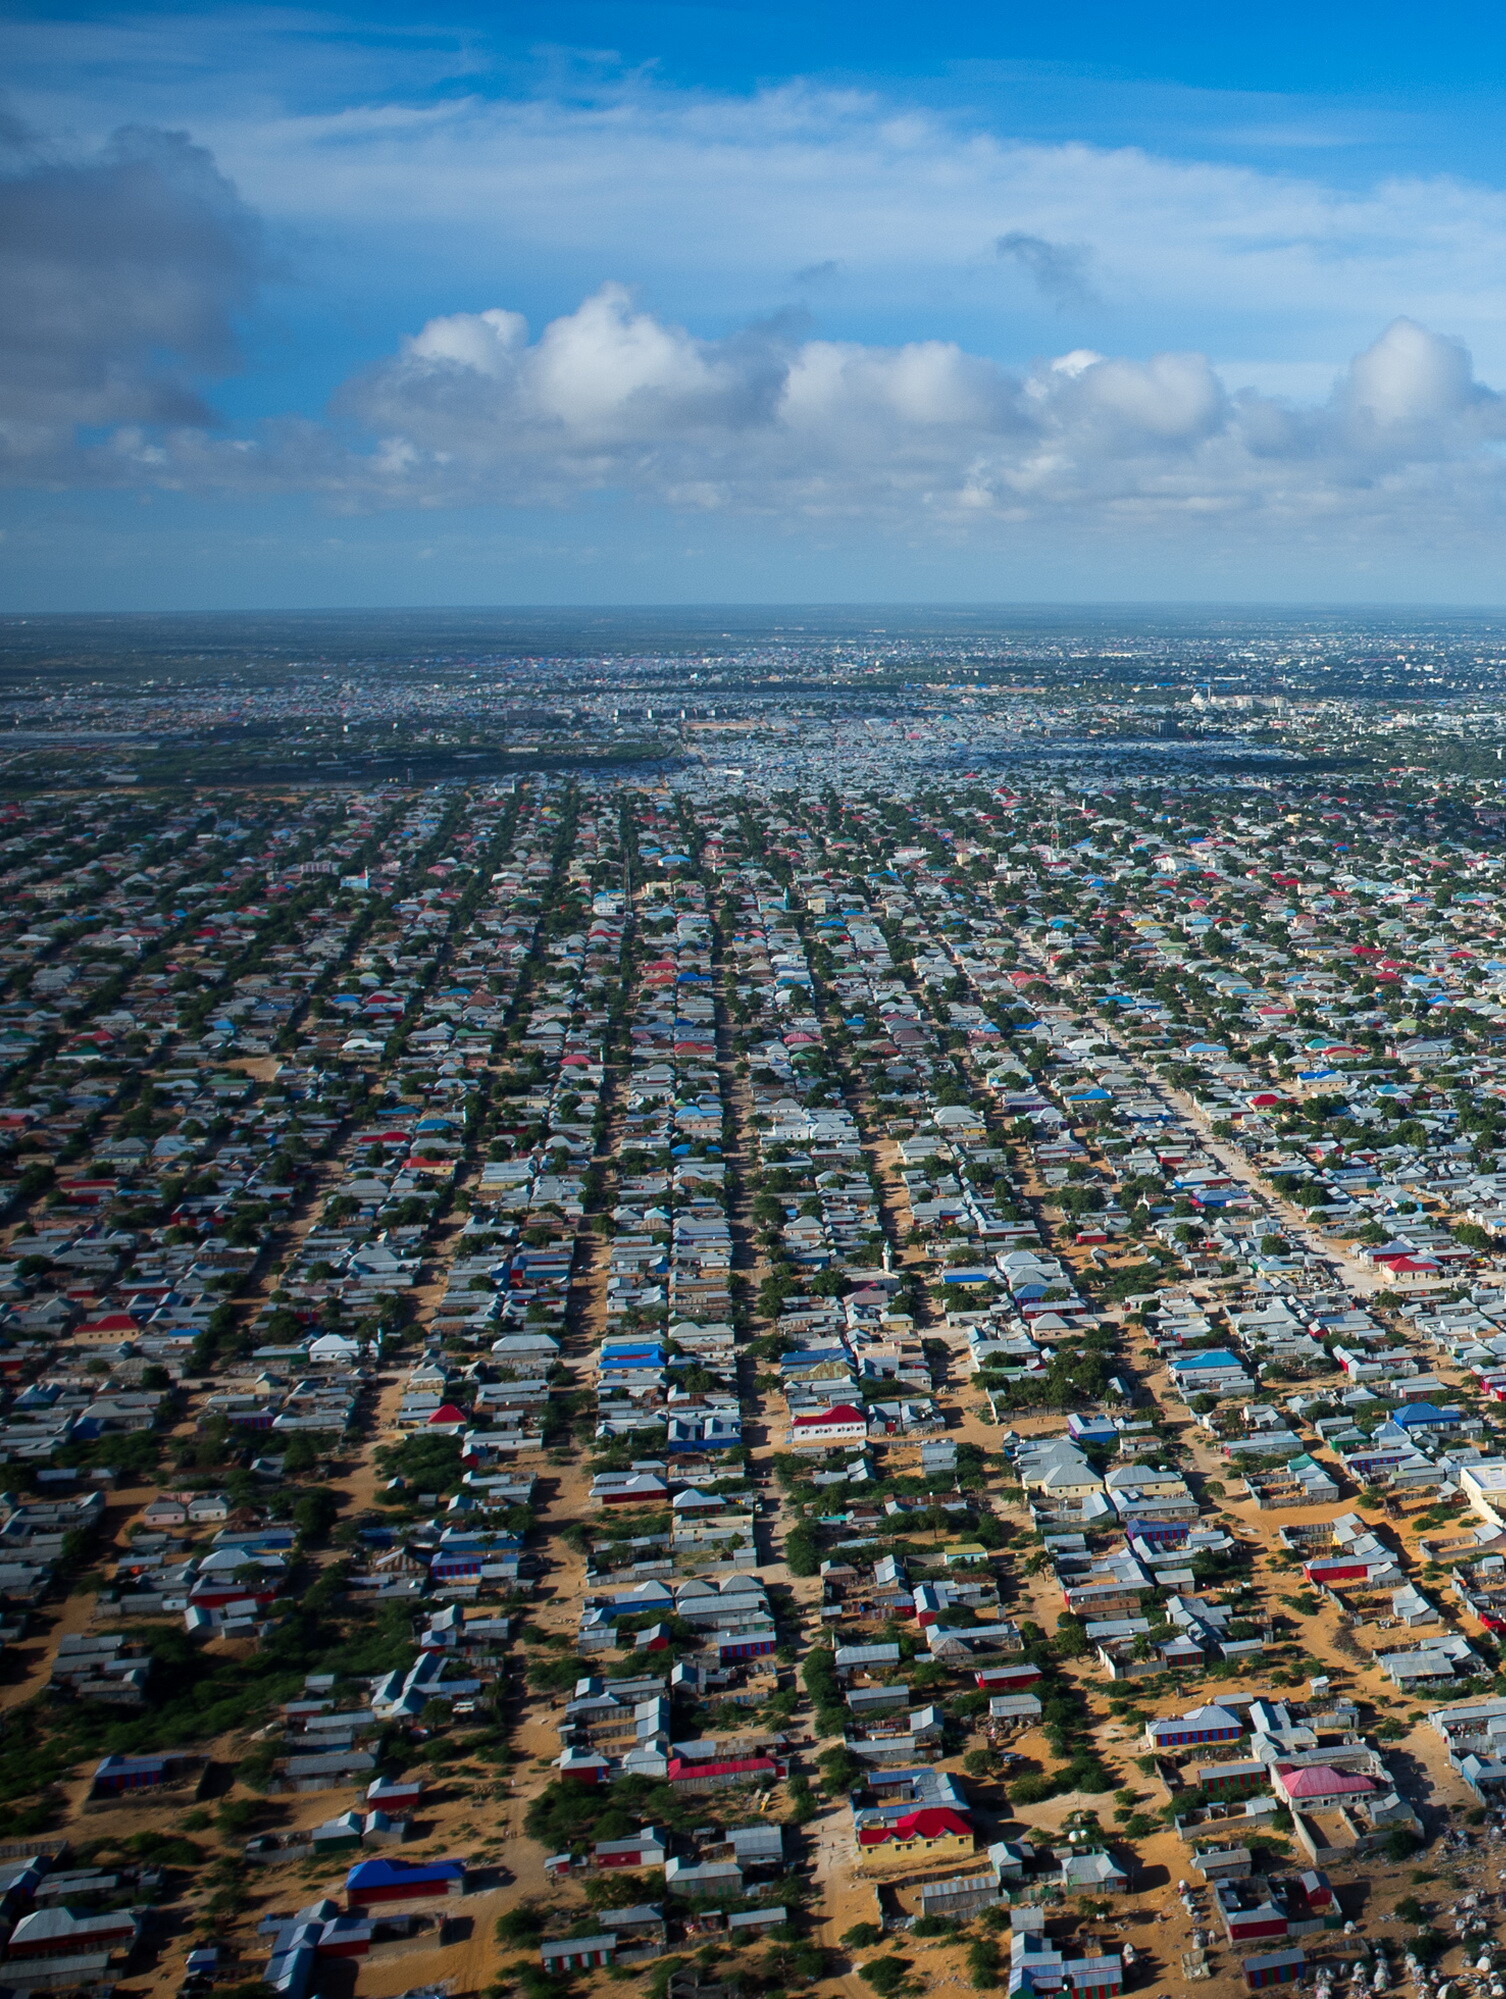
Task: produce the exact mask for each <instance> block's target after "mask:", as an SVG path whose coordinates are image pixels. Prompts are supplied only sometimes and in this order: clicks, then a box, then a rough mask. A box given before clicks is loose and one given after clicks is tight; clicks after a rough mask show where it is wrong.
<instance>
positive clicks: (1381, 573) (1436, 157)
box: [0, 5, 1506, 610]
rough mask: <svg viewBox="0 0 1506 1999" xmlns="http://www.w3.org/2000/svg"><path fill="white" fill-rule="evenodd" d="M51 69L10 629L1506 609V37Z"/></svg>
mask: <svg viewBox="0 0 1506 1999" xmlns="http://www.w3.org/2000/svg"><path fill="white" fill-rule="evenodd" d="M3 33H4V37H5V41H4V47H5V55H6V73H7V75H8V76H9V78H10V79H11V90H10V95H9V97H8V99H7V100H6V102H5V105H4V112H5V118H4V123H3V126H0V145H3V147H4V150H5V154H6V165H5V169H4V175H3V179H0V207H3V225H0V349H3V363H0V462H3V464H4V465H5V467H6V471H7V475H8V477H7V491H6V494H5V499H4V505H3V523H4V538H3V540H0V590H3V599H4V602H5V604H6V605H7V606H9V607H11V608H15V609H38V610H41V609H75V608H76V609H97V608H109V607H122V608H158V607H161V608H171V607H175V606H185V607H216V606H242V605H244V606H253V605H276V604H289V605H298V604H310V605H312V604H360V603H367V604H372V605H381V604H388V603H390V604H402V603H415V604H417V603H443V602H470V603H485V602H509V601H511V602H523V603H539V602H544V601H551V600H552V601H560V602H586V601H601V602H613V601H622V602H632V601H639V602H642V601H648V602H653V601H670V600H675V599H689V600H700V601H716V600H719V599H728V600H745V601H796V600H799V601H812V600H827V601H831V600H836V599H844V600H849V601H850V600H855V599H861V598H864V597H870V596H871V597H877V598H886V599H896V598H907V597H908V598H915V599H923V600H929V601H942V600H946V599H950V598H964V599H985V600H1004V599H1009V598H1027V599H1031V600H1035V601H1040V600H1042V599H1048V598H1059V599H1089V600H1097V599H1107V598H1115V599H1134V598H1145V599H1152V600H1155V599H1168V598H1202V599H1221V600H1229V599H1235V598H1243V599H1249V600H1262V601H1266V602H1276V601H1282V600H1294V599H1302V600H1309V601H1311V600H1327V601H1334V602H1340V601H1357V602H1366V603H1373V602H1381V601H1407V600H1420V601H1431V602H1445V601H1450V600H1453V601H1462V602H1472V603H1492V602H1499V601H1502V599H1503V598H1506V581H1503V577H1502V567H1503V566H1502V563H1501V559H1500V558H1501V549H1502V529H1503V513H1506V509H1503V497H1506V486H1503V481H1506V472H1503V464H1502V456H1501V445H1502V441H1503V439H1506V400H1503V395H1502V392H1503V391H1506V312H1503V309H1502V308H1503V302H1506V193H1503V184H1506V160H1503V159H1502V149H1501V145H1500V142H1499V141H1498V139H1497V138H1496V136H1495V135H1496V133H1497V131H1498V130H1499V129H1500V127H1501V119H1500V116H1499V111H1500V108H1501V107H1500V102H1499V98H1500V92H1499V89H1498V87H1497V85H1496V84H1495V82H1494V79H1495V77H1496V76H1498V75H1499V73H1500V63H1499V60H1498V58H1499V55H1500V50H1501V41H1502V29H1501V26H1500V24H1499V22H1498V21H1497V20H1495V19H1494V18H1492V17H1490V16H1488V15H1487V14H1486V13H1485V12H1484V11H1483V10H1479V11H1476V10H1473V9H1466V8H1457V7H1456V8H1449V9H1444V10H1442V12H1441V14H1439V15H1438V16H1436V17H1430V20H1429V24H1428V41H1427V44H1426V47H1419V46H1417V45H1416V27H1415V23H1414V22H1410V21H1404V20H1403V17H1402V16H1401V14H1400V10H1399V9H1395V8H1393V9H1390V10H1381V11H1380V12H1379V13H1377V12H1376V11H1375V10H1370V11H1368V12H1367V13H1366V15H1365V16H1364V17H1363V18H1361V17H1360V16H1359V14H1358V11H1357V10H1355V9H1353V8H1330V9H1328V10H1326V11H1322V10H1320V11H1319V12H1318V13H1316V14H1315V13H1314V12H1313V10H1311V9H1307V10H1304V11H1303V12H1301V13H1300V14H1299V13H1298V11H1297V10H1296V9H1295V8H1284V9H1275V10H1273V9H1270V8H1265V9H1262V10H1260V11H1259V14H1258V15H1256V14H1255V13H1254V12H1253V10H1252V11H1251V12H1250V13H1249V14H1247V15H1245V16H1242V17H1241V18H1240V19H1238V20H1235V21H1234V22H1232V23H1231V22H1228V21H1223V22H1218V23H1210V22H1208V21H1206V20H1205V19H1204V18H1203V17H1202V16H1201V15H1200V14H1197V13H1195V12H1194V11H1193V10H1191V9H1185V10H1181V9H1160V10H1157V20H1156V21H1155V22H1154V23H1151V24H1145V23H1134V24H1126V23H1125V22H1124V21H1123V20H1122V19H1121V18H1120V17H1119V16H1118V15H1116V14H1115V13H1114V12H1112V11H1111V10H1110V9H1108V8H1107V7H1100V6H1090V7H1087V8H1086V9H1079V10H1077V11H1076V12H1075V13H1074V15H1073V17H1072V19H1071V21H1070V23H1067V24H1064V25H1061V26H1057V27H1053V26H1052V24H1051V23H1049V22H1046V21H1041V20H1030V21H1024V20H1018V21H1015V20H1000V19H998V18H997V17H996V16H995V15H993V14H991V13H988V12H985V11H984V10H982V9H972V8H963V7H952V8H941V9H932V10H928V11H927V13H926V16H925V18H924V20H917V19H916V18H915V16H914V14H913V11H912V12H905V11H903V10H900V9H898V8H879V9H876V10H875V9H867V8H865V9H864V10H861V12H860V11H859V10H856V9H852V8H837V7H832V6H825V7H817V8H815V9H814V10H811V9H801V10H799V11H798V12H797V11H796V10H794V9H790V10H788V11H781V10H780V9H777V8H775V9H769V8H760V9H758V10H757V11H754V10H752V9H743V8H737V7H727V6H713V5H702V6H691V7H684V8H670V7H653V8H649V7H625V6H607V5H593V6H586V5H566V6H563V7H552V8H550V9H547V10H545V9H543V8H541V7H529V6H523V7H517V8H513V9H510V10H509V11H508V14H507V17H506V19H505V21H503V22H500V23H499V22H498V21H496V20H494V19H493V18H491V17H490V16H488V15H485V14H483V13H482V12H481V11H480V10H476V11H471V10H467V9H465V8H448V9H446V10H445V11H443V12H441V13H438V14H436V13H434V12H432V11H428V12H425V13H423V14H420V13H419V11H418V10H416V9H404V8H401V7H396V6H393V7H387V8H384V9H382V10H380V11H371V10H367V11H365V12H363V13H362V14H361V15H354V14H342V13H339V12H329V11H327V12H322V13H318V14H315V13H312V12H294V11H293V10H279V9H275V8H274V9H258V10H254V11H253V10H249V9H247V10H243V11H236V10H231V9H228V8H220V9H205V10H197V11H189V12H185V13H179V14H171V15H169V14H166V13H159V14H151V13H133V14H129V15H126V14H115V13H108V12H106V11H104V10H93V11H89V12H88V13H84V14H78V13H72V12H70V13H69V14H68V15H66V16H64V15H62V14H61V13H59V12H58V10H56V9H52V8H48V9H40V8H39V9H23V10H20V11H18V12H16V13H13V15H12V18H11V19H10V21H9V23H8V24H7V25H6V27H5V28H4V30H3Z"/></svg>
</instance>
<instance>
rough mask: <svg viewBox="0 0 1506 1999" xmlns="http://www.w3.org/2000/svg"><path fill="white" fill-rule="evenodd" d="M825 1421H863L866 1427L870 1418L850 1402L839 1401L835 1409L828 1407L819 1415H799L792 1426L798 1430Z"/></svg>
mask: <svg viewBox="0 0 1506 1999" xmlns="http://www.w3.org/2000/svg"><path fill="white" fill-rule="evenodd" d="M824 1423H861V1424H863V1425H864V1427H865V1428H866V1427H867V1423H868V1419H867V1417H866V1416H865V1415H864V1414H863V1412H862V1410H861V1409H854V1408H853V1406H852V1404H851V1403H850V1402H839V1403H838V1404H837V1406H836V1408H835V1409H827V1410H825V1411H823V1413H822V1414H821V1415H819V1416H797V1417H796V1418H795V1420H794V1422H793V1424H792V1425H791V1426H790V1427H791V1428H792V1429H795V1430H798V1429H800V1428H802V1427H808V1426H809V1425H811V1424H824Z"/></svg>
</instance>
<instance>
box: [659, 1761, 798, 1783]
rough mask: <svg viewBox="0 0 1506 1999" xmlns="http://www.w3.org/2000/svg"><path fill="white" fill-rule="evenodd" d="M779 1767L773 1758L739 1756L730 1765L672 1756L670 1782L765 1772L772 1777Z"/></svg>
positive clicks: (752, 1774)
mask: <svg viewBox="0 0 1506 1999" xmlns="http://www.w3.org/2000/svg"><path fill="white" fill-rule="evenodd" d="M778 1767H779V1766H778V1764H777V1763H776V1762H775V1761H774V1759H773V1757H772V1756H739V1757H736V1758H734V1759H733V1760H732V1761H731V1762H730V1763H710V1762H694V1761H692V1760H691V1759H690V1758H689V1757H686V1756H671V1757H670V1759H669V1781H670V1783H673V1782H674V1781H675V1779H676V1777H741V1776H757V1775H759V1774H761V1773H765V1772H766V1773H768V1774H770V1775H772V1774H773V1773H774V1771H776V1770H777V1769H778Z"/></svg>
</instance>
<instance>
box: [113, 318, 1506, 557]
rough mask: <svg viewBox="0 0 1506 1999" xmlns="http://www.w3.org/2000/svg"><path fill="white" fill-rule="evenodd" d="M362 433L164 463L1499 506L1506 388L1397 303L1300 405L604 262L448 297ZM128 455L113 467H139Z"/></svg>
mask: <svg viewBox="0 0 1506 1999" xmlns="http://www.w3.org/2000/svg"><path fill="white" fill-rule="evenodd" d="M337 422H338V423H339V424H340V425H342V426H344V431H343V434H339V435H337V432H336V431H335V430H334V429H332V428H330V427H328V426H315V425H303V426H300V427H299V428H297V429H296V430H292V431H288V430H284V431H282V432H280V433H274V434H270V435H268V436H266V437H264V438H262V439H261V440H259V441H247V440H243V441H241V442H240V443H239V444H236V445H228V446H227V445H219V444H213V443H207V442H204V441H202V440H194V439H193V438H192V437H190V436H188V435H186V434H180V435H179V436H178V437H177V438H176V439H175V440H174V441H173V444H172V447H171V450H170V452H169V455H168V469H167V470H166V472H165V473H164V474H163V476H166V477H171V478H174V479H178V480H183V481H186V482H189V483H192V482H194V481H203V482H209V483H213V482H216V481H224V482H226V483H228V484H230V485H235V486H244V485H255V484H258V483H264V484H278V483H285V484H292V485H299V484H302V485H305V486H308V487H311V488H316V489H318V490H320V491H322V492H324V493H326V494H327V495H328V496H330V497H331V498H333V499H334V500H335V501H336V502H337V503H339V504H342V505H347V506H353V507H385V506H412V505H418V506H426V507H443V506H476V505H514V504H516V505H537V504H554V505H560V504H568V503H569V502H571V501H572V500H574V499H578V498H579V497H581V496H583V495H585V494H587V493H590V492H598V491H613V492H617V493H620V494H624V495H629V496H635V497H642V498H648V499H652V500H656V501H659V502H661V503H664V504H666V505H669V506H680V507H686V508H702V509H704V508H708V507H709V508H726V509H734V510H741V511H744V512H749V513H762V514H774V515H782V516H786V517H789V518H791V519H798V518H800V517H802V516H805V517H810V518H816V517H825V518H834V517H847V518H850V519H854V520H862V519H867V520H872V521H875V522H885V523H888V524H891V525H894V524H898V525H905V526H909V525H916V524H921V525H923V524H925V523H930V524H931V525H933V526H944V527H945V528H946V529H947V530H948V531H953V530H957V529H959V528H966V527H968V526H969V525H974V526H975V525H976V524H977V523H978V522H979V521H980V520H983V519H986V518H993V519H996V520H1000V521H1013V520H1019V519H1022V518H1027V517H1048V516H1056V517H1060V516H1066V515H1068V514H1073V515H1080V516H1088V517H1094V518H1098V519H1100V520H1102V521H1108V522H1111V521H1114V520H1121V521H1122V520H1124V519H1127V518H1130V517H1134V516H1140V517H1144V518H1154V517H1156V516H1167V515H1171V516H1175V515H1181V516H1184V517H1188V518H1191V517H1194V516H1197V515H1199V514H1202V515H1219V516H1225V517H1232V516H1245V517H1248V518H1249V519H1250V520H1251V522H1252V523H1253V522H1255V521H1256V520H1257V519H1258V518H1259V517H1261V516H1266V517H1279V518H1280V519H1282V520H1283V521H1287V522H1290V521H1293V520H1297V521H1300V520H1304V519H1305V520H1312V521H1320V520H1332V519H1334V518H1335V517H1337V516H1339V515H1349V516H1354V517H1364V518H1368V519H1372V520H1376V521H1389V522H1390V523H1391V524H1392V525H1394V526H1404V525H1405V524H1406V521H1407V519H1408V515H1409V510H1415V509H1416V508H1417V507H1418V506H1419V505H1422V504H1426V505H1427V506H1428V507H1429V509H1430V510H1432V511H1433V513H1434V514H1435V516H1436V512H1437V510H1438V508H1439V507H1440V506H1447V505H1450V504H1453V505H1457V506H1467V507H1469V508H1472V509H1473V510H1475V512H1476V513H1478V512H1479V511H1480V510H1481V509H1485V510H1487V511H1491V512H1494V511H1497V510H1498V509H1499V507H1500V503H1501V497H1502V491H1503V487H1502V469H1501V461H1500V459H1499V457H1498V455H1497V450H1496V446H1497V444H1498V443H1499V441H1500V440H1501V439H1502V438H1503V437H1506V404H1503V402H1502V399H1501V398H1500V397H1499V396H1498V395H1496V394H1495V392H1494V391H1492V390H1490V389H1488V388H1486V387H1485V386H1483V385H1482V384H1481V383H1479V382H1478V381H1477V380H1476V379H1475V377H1474V374H1473V370H1472V367H1471V364H1470V360H1469V356H1468V354H1467V352H1466V351H1465V350H1464V349H1463V348H1461V347H1460V346H1459V345H1458V343H1457V342H1455V341H1453V340H1450V339H1448V338H1446V337H1444V336H1442V335H1440V334H1437V333H1434V332H1431V331H1429V330H1428V329H1427V328H1425V327H1422V326H1420V325H1418V324H1416V323H1415V322H1414V321H1412V320H1408V319H1398V320H1396V321H1394V322H1393V323H1392V324H1391V325H1390V326H1389V327H1387V328H1386V330H1385V331H1384V332H1383V333H1382V334H1381V335H1380V336H1379V338H1378V339H1376V340H1375V341H1374V342H1373V343H1372V344H1371V345H1370V346H1369V347H1368V348H1366V349H1365V350H1364V352H1363V353H1361V354H1359V355H1357V356H1356V357H1355V359H1354V360H1353V362H1352V363H1351V364H1350V366H1349V367H1348V368H1347V369H1346V370H1345V371H1344V372H1343V374H1342V375H1341V376H1340V378H1339V379H1338V381H1337V382H1336V383H1335V384H1334V388H1333V392H1332V394H1331V396H1330V397H1329V398H1328V400H1327V401H1326V402H1325V403H1322V404H1319V405H1309V406H1305V407H1304V406H1297V405H1293V404H1290V403H1286V402H1283V401H1281V400H1279V399H1277V398H1274V397H1270V396H1263V395H1259V394H1256V393H1255V392H1253V391H1250V390H1243V391H1240V392H1239V393H1237V394H1232V395H1231V394H1230V393H1229V392H1228V391H1227V390H1226V388H1225V386H1224V384H1223V383H1222V381H1221V380H1220V378H1219V376H1218V374H1217V372H1216V370H1215V369H1214V368H1213V367H1212V366H1211V365H1210V363H1209V361H1208V360H1207V358H1206V357H1205V356H1203V355H1199V354H1179V353H1167V354H1157V355H1152V356H1150V357H1149V358H1148V359H1144V360H1140V359H1132V358H1128V357H1124V356H1103V355H1100V354H1096V353H1093V352H1092V351H1090V350H1087V349H1077V350H1074V351H1073V352H1071V353H1069V354H1065V355H1062V356H1059V357H1057V358H1056V359H1054V360H1048V361H1043V362H1041V363H1040V364H1038V365H1037V366H1036V367H1034V368H1033V369H1031V370H1029V371H1027V372H1026V373H1024V374H1023V375H1022V374H1017V373H1014V372H1012V371H1010V370H1009V369H1007V368H1004V367H1002V366H1000V365H999V364H998V363H997V362H995V361H992V360H989V359H987V358H985V357H982V356H978V355H974V354H969V353H967V352H966V351H965V350H964V349H963V348H961V347H960V346H958V345H957V344H956V343H954V342H951V341H944V340H920V341H910V342H906V343H903V344H900V345H896V346H887V347H886V346H874V345H865V344H861V343H858V342H851V341H833V340H822V339H813V338H810V337H809V336H808V335H807V334H806V333H805V332H804V330H803V329H802V328H800V327H799V326H797V325H793V324H788V323H784V322H780V321H774V322H769V323H765V324H762V325H758V326H754V327H751V328H749V329H747V330H746V331H744V332H742V333H740V334H738V335H735V336H733V337H731V338H729V339H724V340H701V339H697V338H696V337H694V336H693V335H692V334H691V333H689V332H687V331H686V330H685V329H684V328H682V327H678V326H674V325H671V324H667V323H665V322H664V321H662V320H660V319H658V318H656V317H655V316H654V315H653V314H651V313H649V312H646V311H644V310H642V309H641V308H640V307H638V306H637V305H636V304H635V303H634V301H633V299H632V297H631V295H630V294H629V293H628V292H627V291H626V290H625V289H624V288H623V287H622V286H620V285H615V284H611V285H606V286H604V287H603V288H602V289H601V290H600V291H598V292H596V293H595V294H593V295H592V296H591V297H589V298H587V299H586V300H584V301H583V302H582V304H581V305H580V306H579V307H578V308H577V309H576V310H575V311H574V312H571V313H567V314H564V315H562V316H561V317H560V318H558V319H555V320H553V321H551V322H550V323H549V324H548V325H547V326H545V327H544V328H543V329H542V330H541V331H540V332H539V333H538V335H537V337H532V336H531V335H530V332H529V329H528V327H527V325H526V323H525V322H524V320H523V319H522V317H521V316H520V315H519V314H517V313H514V312H511V311H507V310H504V309H500V308H498V309H494V310H491V311H487V312H481V313H455V314H449V315H446V316H445V317H443V318H439V319H434V320H431V321H430V322H429V323H428V324H427V325H426V326H424V327H423V328H422V329H421V330H420V331H419V332H418V333H416V334H415V335H414V336H413V337H412V338H410V339H409V340H407V341H405V342H404V343H403V346H402V347H401V349H400V350H399V351H398V352H397V353H395V354H394V355H392V356H391V357H390V358H389V359H388V360H386V361H385V362H383V363H381V364H380V365H379V366H377V367H375V368H373V369H372V370H370V371H369V372H368V373H366V374H365V375H363V376H362V377H360V378H359V379H357V380H355V381H353V382H351V383H349V384H347V385H346V387H345V388H344V390H343V391H342V393H341V395H340V397H339V398H338V403H337ZM133 454H135V442H134V439H133V438H132V437H128V438H127V440H126V443H125V445H124V446H123V447H122V449H121V450H120V451H118V452H117V454H116V458H115V460H114V471H113V474H112V476H120V474H121V471H122V468H123V467H124V466H125V465H127V464H129V463H131V462H132V460H133Z"/></svg>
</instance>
